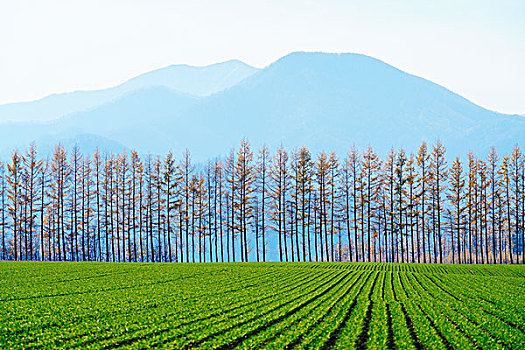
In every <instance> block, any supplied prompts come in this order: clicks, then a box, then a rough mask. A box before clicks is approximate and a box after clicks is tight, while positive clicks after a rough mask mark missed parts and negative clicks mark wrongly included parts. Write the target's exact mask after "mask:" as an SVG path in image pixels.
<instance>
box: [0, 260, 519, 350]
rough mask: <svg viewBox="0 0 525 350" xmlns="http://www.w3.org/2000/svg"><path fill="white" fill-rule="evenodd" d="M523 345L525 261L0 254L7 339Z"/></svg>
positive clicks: (0, 307) (12, 342)
mask: <svg viewBox="0 0 525 350" xmlns="http://www.w3.org/2000/svg"><path fill="white" fill-rule="evenodd" d="M42 347H43V348H114V347H123V348H147V347H166V348H189V347H200V348H206V349H209V348H250V349H252V348H288V349H291V348H298V349H301V348H309V349H310V348H321V349H323V348H324V349H331V348H342V349H352V348H357V349H364V348H388V349H394V348H416V349H421V348H428V349H452V348H460V349H469V348H477V349H480V348H488V349H498V348H502V349H503V348H513V349H524V348H525V266H495V265H481V266H479V265H478V266H475V265H423V264H421V265H414V264H371V263H369V264H368V263H356V264H349V263H282V264H280V263H264V264H249V263H248V264H241V263H237V264H138V263H137V264H116V263H31V262H18V263H15V262H0V348H2V349H4V348H5V349H8V348H9V349H10V348H25V349H29V348H42Z"/></svg>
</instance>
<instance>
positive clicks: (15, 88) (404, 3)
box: [0, 0, 525, 114]
mask: <svg viewBox="0 0 525 350" xmlns="http://www.w3.org/2000/svg"><path fill="white" fill-rule="evenodd" d="M524 18H525V1H523V0H490V1H485V0H440V1H428V0H396V1H393V0H391V1H380V0H379V1H370V0H363V1H362V0H347V1H342V0H322V1H309V0H300V1H299V0H297V1H296V0H266V1H243V0H222V1H213V0H208V1H204V0H192V1H187V0H185V1H176V0H103V1H99V0H46V1H36V0H34V1H28V0H17V1H10V0H0V104H3V103H9V102H18V101H28V100H33V99H37V98H41V97H44V96H47V95H50V94H53V93H60V92H68V91H75V90H88V89H99V88H106V87H110V86H114V85H117V84H119V83H121V82H123V81H125V80H127V79H130V78H132V77H134V76H136V75H138V74H140V73H144V72H147V71H151V70H153V69H157V68H161V67H164V66H167V65H170V64H180V63H185V64H190V65H207V64H212V63H216V62H221V61H225V60H228V59H234V58H235V59H239V60H241V61H244V62H246V63H248V64H250V65H253V66H256V67H265V66H267V65H268V64H270V63H272V62H273V61H275V60H277V59H278V58H280V57H282V56H284V55H286V54H288V53H290V52H293V51H323V52H356V53H362V54H366V55H369V56H372V57H375V58H378V59H380V60H383V61H385V62H387V63H389V64H391V65H393V66H395V67H397V68H399V69H401V70H404V71H406V72H408V73H411V74H415V75H418V76H421V77H423V78H426V79H429V80H431V81H433V82H435V83H438V84H440V85H443V86H445V87H447V88H448V89H450V90H452V91H454V92H456V93H459V94H460V95H462V96H464V97H466V98H468V99H469V100H471V101H473V102H475V103H477V104H479V105H481V106H483V107H485V108H488V109H491V110H495V111H498V112H503V113H518V114H525V97H524V96H525V20H524Z"/></svg>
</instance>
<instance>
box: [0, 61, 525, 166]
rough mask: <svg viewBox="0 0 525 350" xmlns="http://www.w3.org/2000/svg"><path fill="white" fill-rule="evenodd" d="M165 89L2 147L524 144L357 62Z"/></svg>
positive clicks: (133, 95) (15, 130)
mask: <svg viewBox="0 0 525 350" xmlns="http://www.w3.org/2000/svg"><path fill="white" fill-rule="evenodd" d="M159 74H160V73H159ZM152 79H153V80H157V81H158V80H161V79H160V78H152ZM131 81H132V80H131ZM172 88H173V87H172V86H170V87H168V88H166V87H151V88H145V89H139V90H133V92H130V93H127V94H125V95H123V96H121V97H119V98H118V99H116V100H114V101H112V102H109V103H107V104H105V105H103V106H99V107H97V108H94V109H91V110H89V111H84V112H81V113H76V114H73V115H70V116H68V117H66V118H62V119H60V120H58V121H56V122H53V123H47V124H31V123H26V124H9V125H7V124H6V125H3V126H2V128H0V146H1V147H0V148H4V149H5V148H7V147H12V146H13V145H14V143H16V141H18V142H19V143H20V142H24V143H27V142H29V140H30V139H39V138H42V137H45V136H46V135H47V137H55V138H56V139H57V140H59V139H61V138H64V137H75V136H76V135H82V134H90V135H98V136H100V137H103V138H104V139H105V140H112V141H114V142H116V144H117V145H123V146H125V147H127V148H137V149H138V150H140V151H142V152H152V153H166V152H167V151H168V150H169V149H172V150H173V151H175V152H177V153H179V152H182V151H183V150H184V149H186V148H189V149H190V150H191V151H192V152H193V153H194V155H195V158H196V159H197V160H199V161H204V160H206V159H208V158H211V157H215V156H218V155H224V154H225V153H226V152H228V151H229V150H230V149H231V148H232V147H237V146H238V144H239V141H240V139H241V138H242V137H248V139H249V140H250V141H252V143H254V144H255V146H258V145H260V144H262V143H267V144H268V145H270V146H271V147H272V148H276V147H278V146H279V145H280V144H284V145H285V146H287V147H288V148H294V147H300V146H302V145H306V146H308V147H310V148H311V150H312V151H314V152H318V151H320V150H326V151H331V150H334V151H337V152H338V153H339V155H340V156H343V155H344V154H345V153H346V152H347V151H348V149H349V148H350V147H351V146H352V144H355V145H357V146H358V147H360V148H364V147H366V146H367V145H368V144H371V145H373V146H374V148H375V149H377V150H378V151H379V152H381V153H384V152H386V151H387V150H388V149H389V148H390V147H391V146H394V147H406V148H407V150H408V151H416V150H417V147H418V146H419V144H420V142H421V141H422V140H426V141H428V142H430V143H432V142H433V141H435V140H436V139H438V138H440V139H441V140H442V141H443V143H444V144H445V145H446V146H447V148H448V149H449V151H450V152H449V154H457V153H462V154H465V153H466V152H467V151H468V150H471V149H472V150H474V151H475V152H477V153H481V154H483V153H484V152H486V151H488V149H489V148H490V146H492V145H494V146H496V147H497V148H498V149H499V150H500V151H505V152H506V151H508V150H509V149H510V147H512V145H514V144H515V143H521V144H523V143H524V141H525V118H524V117H523V116H518V115H504V114H499V113H496V112H492V111H489V110H486V109H484V108H482V107H479V106H477V105H475V104H473V103H471V102H470V101H468V100H466V99H464V98H462V97H461V96H459V95H457V94H455V93H453V92H451V91H449V90H447V89H445V88H443V87H441V86H439V85H436V84H434V83H432V82H430V81H428V80H425V79H422V78H419V77H416V76H413V75H410V74H407V73H404V72H402V71H400V70H398V69H396V68H394V67H392V66H390V65H388V64H386V63H384V62H381V61H379V60H376V59H374V58H371V57H367V56H363V55H358V54H324V53H293V54H290V55H288V56H285V57H283V58H281V59H280V60H278V61H276V62H275V63H273V64H271V65H270V66H268V67H266V68H264V69H262V70H260V71H258V72H256V73H255V74H253V75H251V76H249V77H247V78H246V79H244V80H242V81H240V82H238V83H237V84H236V85H234V86H232V87H230V88H229V89H225V90H223V91H221V92H217V93H215V94H213V95H210V96H205V97H199V98H197V97H192V96H189V95H188V94H181V93H178V92H175V91H174V90H173V89H172ZM193 91H194V93H195V91H196V90H193ZM15 139H16V141H15ZM5 140H7V141H5ZM13 142H14V143H13ZM481 154H480V155H481Z"/></svg>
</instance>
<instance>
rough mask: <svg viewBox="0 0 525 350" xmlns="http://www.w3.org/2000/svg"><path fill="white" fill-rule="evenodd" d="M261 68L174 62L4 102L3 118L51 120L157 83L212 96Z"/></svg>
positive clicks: (0, 117) (234, 63) (0, 108)
mask: <svg viewBox="0 0 525 350" xmlns="http://www.w3.org/2000/svg"><path fill="white" fill-rule="evenodd" d="M257 71H258V69H257V68H254V67H251V66H249V65H247V64H245V63H243V62H240V61H238V60H231V61H227V62H223V63H217V64H212V65H210V66H204V67H193V66H188V65H171V66H168V67H165V68H161V69H157V70H154V71H152V72H148V73H144V74H142V75H139V76H137V77H135V78H133V79H130V80H128V81H126V82H125V83H123V84H121V85H118V86H115V87H112V88H109V89H104V90H92V91H76V92H71V93H63V94H54V95H51V96H48V97H45V98H42V99H40V100H37V101H32V102H20V103H9V104H4V105H0V122H5V121H14V122H26V121H50V120H54V119H58V118H60V117H63V116H65V115H68V114H72V113H77V112H82V111H86V110H90V109H93V108H95V107H98V106H100V105H103V104H106V103H109V102H112V101H113V100H116V99H118V98H120V97H122V96H123V95H125V94H127V93H130V92H133V91H136V90H140V89H144V88H149V87H154V86H160V87H165V88H169V89H172V90H175V91H178V92H179V93H181V94H188V95H193V96H208V95H211V94H214V93H216V92H219V91H222V90H225V89H228V88H230V87H232V86H234V85H235V84H237V83H239V82H240V81H242V80H243V79H245V78H247V77H249V76H250V75H252V74H254V73H255V72H257Z"/></svg>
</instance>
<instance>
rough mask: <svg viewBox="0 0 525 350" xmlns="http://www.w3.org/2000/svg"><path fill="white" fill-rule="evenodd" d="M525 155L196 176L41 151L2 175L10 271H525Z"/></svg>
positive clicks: (248, 159)
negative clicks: (57, 267)
mask: <svg viewBox="0 0 525 350" xmlns="http://www.w3.org/2000/svg"><path fill="white" fill-rule="evenodd" d="M524 194H525V156H524V155H523V154H522V153H521V151H520V149H519V147H517V146H516V147H514V149H513V150H512V152H511V153H510V154H509V155H505V156H499V155H498V154H497V153H496V150H495V149H494V148H492V149H491V151H490V152H489V154H488V156H487V157H486V159H482V158H478V157H477V156H475V155H474V154H473V153H472V152H470V153H468V156H467V157H466V159H465V161H464V162H463V161H462V160H460V158H459V157H456V158H455V159H454V160H453V161H452V162H451V164H450V165H449V164H448V161H447V157H446V151H445V147H444V146H443V144H442V143H441V142H439V141H438V142H436V143H435V144H434V145H432V146H431V147H428V146H427V144H426V143H422V144H421V146H420V147H419V149H418V150H417V152H415V153H407V152H406V151H405V150H403V149H400V150H395V149H391V150H390V151H389V152H388V153H387V154H386V156H385V157H384V159H381V158H380V157H379V155H378V154H377V153H376V152H375V151H374V150H373V148H372V147H368V148H366V149H365V150H364V151H363V152H360V151H359V150H358V149H357V148H355V147H352V148H351V149H350V150H349V151H348V153H347V154H346V155H344V157H339V156H338V155H337V154H335V153H324V152H321V153H320V154H318V155H317V157H314V155H312V153H311V152H310V151H309V150H308V149H307V148H306V147H303V148H300V149H299V150H293V151H288V150H286V149H285V148H284V147H281V148H279V149H277V150H276V151H275V152H273V153H271V152H270V150H269V149H268V147H266V146H263V147H261V148H260V149H258V150H256V151H254V150H252V147H251V145H250V143H249V142H248V141H247V140H242V141H241V144H240V147H239V149H238V150H232V151H231V152H230V153H229V154H228V155H227V156H226V157H225V158H221V159H219V158H217V159H215V160H213V161H209V162H208V163H207V164H205V165H196V164H194V162H193V161H192V157H191V154H190V152H189V151H185V152H184V153H183V154H182V156H181V157H180V159H176V158H175V156H174V154H173V153H172V152H169V153H168V154H166V155H165V156H152V155H146V156H141V155H139V153H138V152H136V151H132V152H130V153H125V152H124V153H120V154H110V153H104V154H102V153H101V152H100V151H95V152H94V153H93V154H81V152H80V151H79V148H78V147H74V148H73V149H72V150H71V152H69V154H68V152H66V149H65V148H64V147H63V146H62V145H60V144H59V145H57V146H56V148H55V150H54V152H53V155H52V157H49V158H47V159H42V158H39V156H38V155H37V149H36V146H35V145H34V144H31V145H30V146H29V147H28V149H27V151H25V152H22V153H20V152H18V151H14V152H13V153H12V155H11V157H10V160H9V161H7V162H6V163H2V164H0V201H1V206H0V220H1V222H0V224H1V242H0V243H1V247H0V248H1V249H0V250H1V252H0V257H1V258H2V259H3V260H45V261H112V262H235V261H241V262H245V261H267V260H268V254H270V253H272V254H274V256H276V257H278V259H279V260H280V261H382V262H418V263H445V262H451V263H482V264H483V263H500V264H501V263H524V262H525V249H524V241H525V230H524V227H525V226H524V224H525V195H524Z"/></svg>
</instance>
